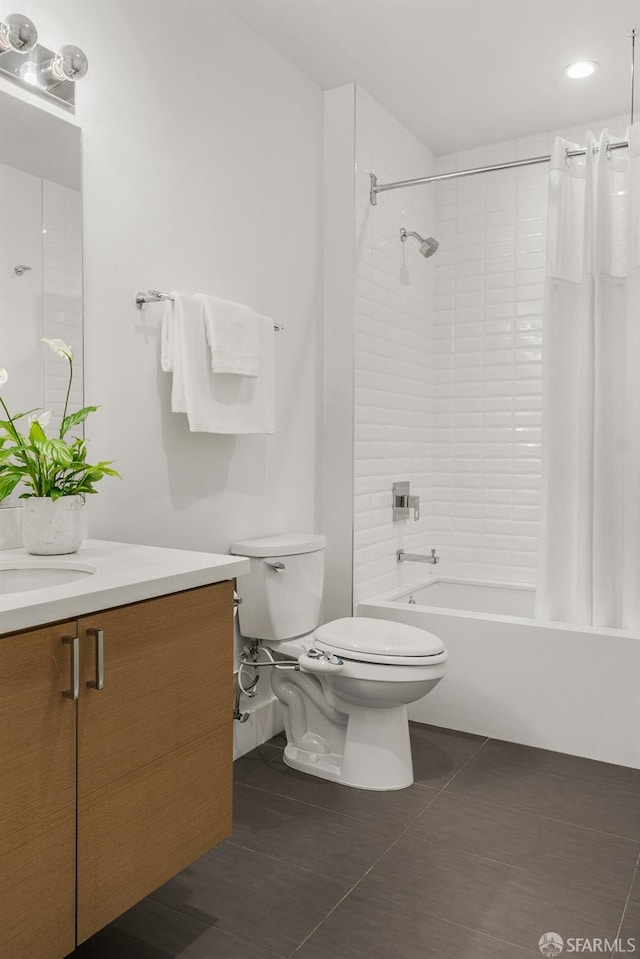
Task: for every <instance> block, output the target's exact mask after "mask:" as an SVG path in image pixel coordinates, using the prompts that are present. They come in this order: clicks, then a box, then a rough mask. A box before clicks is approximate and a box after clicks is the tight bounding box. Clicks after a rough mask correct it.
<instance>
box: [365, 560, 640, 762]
mask: <svg viewBox="0 0 640 959" xmlns="http://www.w3.org/2000/svg"><path fill="white" fill-rule="evenodd" d="M534 597H535V593H534V589H533V587H531V586H520V585H514V584H509V583H488V582H481V581H478V580H464V579H450V578H444V577H434V578H433V579H429V580H426V581H422V582H421V583H417V584H414V588H413V589H408V588H407V587H406V586H404V587H402V588H398V589H396V590H392V591H391V592H389V593H385V594H384V595H382V596H379V597H374V598H373V599H369V600H365V601H362V602H360V603H358V608H357V614H358V615H359V616H373V617H376V618H378V619H392V620H395V621H397V622H401V623H408V624H410V625H412V626H420V627H421V628H422V629H426V630H428V631H429V632H431V633H435V634H436V635H437V636H439V637H440V638H441V639H442V640H443V642H444V643H445V645H446V647H447V649H448V651H449V662H448V665H447V675H446V676H445V678H444V679H443V680H442V682H441V683H439V685H438V686H437V687H436V688H435V689H434V690H433V691H432V692H431V693H429V695H428V696H426V697H425V698H424V699H422V700H420V701H419V702H417V703H415V704H414V705H413V706H412V707H411V709H410V715H411V718H412V719H415V720H418V721H419V722H425V723H434V724H435V725H437V726H448V727H450V728H452V729H462V730H466V731H467V732H475V733H480V734H481V735H485V736H491V737H494V738H498V739H508V740H511V741H512V742H519V743H525V744H527V745H530V746H541V747H544V748H546V749H555V750H559V751H561V752H567V753H573V754H574V755H577V756H588V757H590V758H592V759H600V760H603V761H605V762H612V763H622V764H623V765H626V766H635V767H637V768H640V635H638V634H635V633H628V632H623V631H622V630H616V629H611V630H606V629H600V628H596V627H586V626H569V625H565V624H562V623H548V622H540V621H537V620H534V619H532V618H531V617H532V615H533V604H534Z"/></svg>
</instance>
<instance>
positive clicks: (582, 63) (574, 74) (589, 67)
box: [562, 60, 599, 80]
mask: <svg viewBox="0 0 640 959" xmlns="http://www.w3.org/2000/svg"><path fill="white" fill-rule="evenodd" d="M598 67H599V64H598V63H596V61H595V60H576V62H575V63H570V64H569V65H568V66H567V67H565V68H564V70H563V71H562V72H563V73H564V74H565V75H566V76H567V77H570V78H571V79H572V80H584V78H585V77H590V76H591V74H592V73H595V72H596V70H597V69H598Z"/></svg>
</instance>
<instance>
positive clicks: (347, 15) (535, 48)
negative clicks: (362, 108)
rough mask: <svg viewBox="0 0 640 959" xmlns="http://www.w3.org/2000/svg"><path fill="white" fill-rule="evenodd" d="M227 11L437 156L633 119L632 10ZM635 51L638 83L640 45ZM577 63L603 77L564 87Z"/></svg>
mask: <svg viewBox="0 0 640 959" xmlns="http://www.w3.org/2000/svg"><path fill="white" fill-rule="evenodd" d="M222 2H223V3H224V5H225V6H226V7H227V9H228V10H230V11H231V12H232V13H233V14H234V15H235V16H236V17H238V19H240V20H242V21H243V22H244V23H246V24H247V25H248V26H250V27H251V28H252V29H253V30H255V31H256V32H257V33H258V34H259V35H260V36H262V37H263V38H264V39H265V40H266V41H267V42H268V43H269V44H271V46H272V47H275V49H276V50H278V51H279V52H280V53H281V54H282V55H283V56H284V57H286V58H287V59H288V60H290V61H291V62H292V63H294V64H295V65H296V66H297V67H298V68H299V69H300V70H301V71H302V72H303V73H304V74H306V75H307V76H308V77H310V78H311V79H312V80H314V81H315V82H316V83H318V84H319V85H320V86H321V87H322V88H323V89H330V88H331V87H335V86H339V85H340V84H343V83H350V82H354V81H355V82H356V83H359V84H360V85H361V86H363V87H364V88H365V89H366V90H367V91H368V92H369V93H370V94H371V95H372V96H373V97H375V99H376V100H378V101H379V102H380V103H382V104H383V106H385V107H386V108H387V109H388V110H389V111H390V112H391V113H393V114H394V115H395V116H396V117H397V118H398V119H399V120H400V121H401V122H402V123H403V124H404V125H405V126H406V127H408V128H409V129H410V130H412V131H413V133H415V134H416V136H418V137H419V138H420V140H422V142H423V143H425V144H426V145H427V146H428V147H429V148H430V149H431V150H432V151H433V153H435V154H436V155H440V154H443V153H448V152H450V151H455V150H460V149H466V148H471V147H476V146H482V145H485V144H489V143H496V142H499V141H501V140H510V139H514V138H520V137H525V136H530V135H532V134H535V133H540V132H542V131H545V130H553V129H557V128H562V127H564V126H575V125H578V124H582V123H589V122H591V121H593V120H595V119H599V118H604V117H609V116H616V115H620V114H628V113H629V109H630V97H631V82H630V76H631V72H630V63H631V41H630V40H629V39H628V38H627V36H626V34H627V33H628V32H629V31H630V30H631V29H632V28H633V27H638V28H640V2H638V0H633V2H630V0H222ZM637 53H638V69H637V70H636V76H638V75H639V74H640V36H639V37H638V42H637ZM579 59H589V60H596V61H597V62H598V63H599V64H600V69H599V70H598V71H597V72H596V74H595V75H594V76H592V77H590V78H588V79H586V80H568V79H567V78H565V77H564V76H563V74H562V69H563V67H565V66H566V65H567V64H568V63H571V62H572V61H574V60H579ZM637 90H638V96H637V103H638V111H637V113H638V115H640V80H638V82H637Z"/></svg>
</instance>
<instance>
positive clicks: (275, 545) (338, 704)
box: [231, 534, 447, 790]
mask: <svg viewBox="0 0 640 959" xmlns="http://www.w3.org/2000/svg"><path fill="white" fill-rule="evenodd" d="M325 546H326V540H325V537H323V536H301V535H298V536H295V535H294V536H292V535H291V534H289V535H286V536H279V537H278V536H275V537H265V538H262V539H257V540H248V541H244V542H239V543H234V544H233V545H232V547H231V552H232V553H234V554H236V555H241V556H247V557H248V558H249V560H250V572H249V575H248V576H244V577H241V578H240V579H239V580H238V586H237V588H238V593H239V596H240V599H241V600H242V602H241V605H240V606H239V613H238V616H239V624H240V631H241V633H242V635H243V636H244V637H246V638H248V639H251V640H253V641H258V643H259V645H260V646H263V647H267V648H268V649H270V650H271V651H272V653H273V654H274V656H275V657H276V659H277V663H276V666H275V667H274V668H273V670H272V672H271V686H272V689H273V692H274V694H275V696H276V697H277V699H278V700H279V702H280V704H281V706H282V713H283V719H284V725H285V731H286V736H287V745H286V747H285V750H284V761H285V763H286V764H287V765H289V766H291V767H293V768H295V769H299V770H302V771H303V772H306V773H309V774H311V775H315V776H319V777H321V778H324V779H330V780H333V781H335V782H340V783H343V784H344V785H348V786H353V787H356V788H359V789H370V790H390V789H403V788H405V787H407V786H410V785H411V784H412V783H413V763H412V759H411V745H410V741H409V724H408V717H407V705H408V704H409V703H412V702H415V701H416V700H417V699H421V698H422V697H423V696H424V695H426V693H428V692H429V691H430V690H431V689H432V688H433V687H434V686H435V685H436V683H438V682H439V681H440V679H442V677H443V676H444V674H445V663H446V659H447V652H446V650H445V648H444V645H443V644H442V642H441V641H440V640H439V639H438V638H437V637H436V636H434V635H433V634H431V633H428V632H426V631H425V630H422V629H418V628H416V627H413V626H407V625H405V624H404V623H396V622H393V621H390V620H378V619H369V618H365V617H363V618H358V617H345V618H342V619H337V620H333V621H332V622H330V623H326V624H324V625H323V626H320V627H318V626H317V621H318V616H319V610H320V600H321V597H322V577H323V569H324V564H323V555H324V549H325Z"/></svg>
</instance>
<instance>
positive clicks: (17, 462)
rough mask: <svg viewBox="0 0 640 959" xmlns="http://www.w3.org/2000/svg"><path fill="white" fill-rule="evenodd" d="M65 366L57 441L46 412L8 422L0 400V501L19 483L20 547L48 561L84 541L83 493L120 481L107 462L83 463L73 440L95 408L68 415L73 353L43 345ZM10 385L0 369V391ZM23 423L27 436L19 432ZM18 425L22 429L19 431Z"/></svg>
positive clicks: (56, 344)
mask: <svg viewBox="0 0 640 959" xmlns="http://www.w3.org/2000/svg"><path fill="white" fill-rule="evenodd" d="M42 342H43V343H46V344H47V345H48V347H49V348H50V349H51V350H52V351H53V352H54V353H56V354H57V355H58V356H59V357H61V358H62V359H64V360H65V361H66V362H68V364H69V383H68V385H67V395H66V400H65V404H64V412H63V414H62V422H61V423H60V429H59V432H58V435H57V436H56V437H54V438H52V439H49V437H48V436H47V434H46V432H45V430H46V428H47V426H48V425H49V421H50V420H51V413H50V412H48V411H38V410H30V411H29V412H27V413H18V414H16V415H15V416H12V415H11V414H10V413H9V410H8V409H7V406H6V404H5V402H4V400H3V399H2V396H0V404H1V405H2V409H3V410H4V414H5V417H6V419H2V420H0V500H4V499H6V498H7V496H9V495H10V494H11V493H12V492H13V491H14V489H16V487H18V486H19V484H20V483H22V484H23V486H24V487H26V489H25V490H24V492H22V493H21V495H20V499H24V501H25V503H24V513H23V541H24V545H25V547H26V549H27V550H28V552H30V553H36V554H39V555H44V554H48V555H52V554H60V553H75V551H76V550H77V549H78V547H79V546H80V544H81V542H82V539H83V527H84V524H83V520H82V509H83V507H84V497H85V494H87V493H95V492H97V491H96V489H95V485H94V484H95V483H97V482H98V480H101V479H102V477H103V476H119V475H120V474H119V473H117V472H116V470H114V469H111V464H110V461H107V462H99V463H96V464H95V465H94V466H92V465H91V464H89V463H87V447H86V444H85V441H84V439H82V438H81V437H79V436H73V435H72V430H73V429H74V427H77V426H79V425H80V424H81V423H83V422H84V421H85V420H86V418H87V416H88V415H89V413H93V412H94V411H95V410H97V408H98V407H97V406H85V407H83V409H81V410H77V411H76V412H75V413H67V409H68V406H69V395H70V393H71V383H72V381H73V352H72V350H71V347H69V346H67V344H66V343H64V341H63V340H57V339H49V338H48V337H45V338H44V339H43V341H42ZM7 380H8V374H7V371H6V370H4V369H0V389H1V388H2V387H3V386H4V385H5V383H6V382H7ZM25 417H27V422H28V424H29V429H28V433H26V434H25V433H22V432H21V431H20V426H21V424H20V421H21V420H24V418H25ZM19 424H20V425H19Z"/></svg>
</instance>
